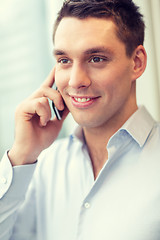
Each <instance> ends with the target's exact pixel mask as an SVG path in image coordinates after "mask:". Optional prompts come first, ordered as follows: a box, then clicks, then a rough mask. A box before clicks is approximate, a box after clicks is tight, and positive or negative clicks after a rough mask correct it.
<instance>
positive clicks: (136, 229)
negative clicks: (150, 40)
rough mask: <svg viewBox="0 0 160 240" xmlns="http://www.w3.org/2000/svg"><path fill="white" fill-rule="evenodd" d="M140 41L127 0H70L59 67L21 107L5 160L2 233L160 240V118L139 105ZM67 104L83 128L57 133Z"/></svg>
mask: <svg viewBox="0 0 160 240" xmlns="http://www.w3.org/2000/svg"><path fill="white" fill-rule="evenodd" d="M143 40H144V23H143V19H142V15H141V14H140V13H139V11H138V8H137V7H136V6H135V5H134V3H133V2H132V1H130V0H119V1H117V0H102V1H93V0H81V1H78V0H71V1H66V2H65V3H64V5H63V7H62V9H61V10H60V12H59V14H58V17H57V20H56V23H55V29H54V47H55V48H54V55H55V58H56V66H55V67H54V69H53V70H52V71H51V73H50V75H49V77H48V78H47V79H46V81H45V82H44V83H43V85H42V86H41V87H40V89H38V90H37V91H36V92H35V93H33V95H32V96H31V97H29V98H28V99H27V100H25V101H24V102H23V103H22V104H20V105H19V106H18V108H17V111H16V124H15V125H16V126H15V141H14V144H13V147H12V148H11V150H10V151H9V152H8V153H6V154H5V155H4V157H3V159H2V160H1V165H0V176H1V189H0V194H1V200H0V206H1V207H0V230H1V231H0V239H1V240H2V239H3V240H6V239H16V240H19V239H21V240H22V239H30V240H31V239H38V240H41V239H42V240H53V239H56V240H64V239H67V240H75V239H77V240H82V239H83V240H98V239H100V240H106V239H110V240H122V239H123V240H124V239H130V240H135V239H136V240H151V239H152V240H158V239H160V227H159V226H160V186H159V181H160V174H159V173H160V151H159V148H158V146H159V143H160V126H159V125H158V124H157V123H156V122H155V121H154V120H153V119H152V117H151V116H150V114H149V113H148V112H147V110H146V109H145V108H144V107H140V108H138V106H137V103H136V79H137V78H139V77H140V76H141V75H142V73H143V72H144V70H145V67H146V61H147V60H146V58H147V57H146V52H145V49H144V47H143ZM54 81H55V83H56V86H57V88H58V91H56V90H54V89H52V85H53V83H54ZM48 98H49V99H51V100H52V101H54V105H55V106H56V107H57V109H59V110H63V116H62V120H60V121H59V120H57V119H56V118H54V119H53V120H50V118H51V110H50V107H49V103H48ZM64 103H65V104H64ZM69 111H70V112H71V114H72V115H73V117H74V119H75V120H76V122H77V123H78V124H79V127H78V129H77V130H76V131H75V133H74V134H73V135H71V136H70V137H69V138H66V139H63V140H57V141H55V140H56V138H57V136H58V133H59V131H60V129H61V127H62V124H63V121H64V120H65V118H66V116H67V114H68V112H69ZM53 142H54V143H53ZM52 143H53V144H52ZM50 145H51V146H50ZM49 146H50V147H49ZM48 147H49V148H48ZM46 148H48V149H46ZM44 149H46V150H44ZM42 151H43V152H42ZM41 152H42V153H41ZM40 153H41V154H40ZM39 155H40V156H39ZM38 156H39V157H38ZM37 158H38V161H37ZM37 162H38V163H37ZM36 165H37V167H36V170H35V172H34V169H35V166H36ZM33 172H34V174H33Z"/></svg>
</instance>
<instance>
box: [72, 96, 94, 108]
mask: <svg viewBox="0 0 160 240" xmlns="http://www.w3.org/2000/svg"><path fill="white" fill-rule="evenodd" d="M70 97H71V102H72V104H73V106H74V107H77V108H88V107H91V106H92V105H93V104H94V103H95V102H96V101H97V99H98V97H85V96H83V97H80V96H70Z"/></svg>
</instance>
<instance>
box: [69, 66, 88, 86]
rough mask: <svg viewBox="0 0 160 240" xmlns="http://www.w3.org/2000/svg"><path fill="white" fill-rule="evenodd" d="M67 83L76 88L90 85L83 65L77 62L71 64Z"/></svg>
mask: <svg viewBox="0 0 160 240" xmlns="http://www.w3.org/2000/svg"><path fill="white" fill-rule="evenodd" d="M68 84H69V86H70V87H73V88H77V89H78V88H82V87H83V88H84V87H89V86H90V84H91V80H90V78H89V76H88V73H87V70H86V69H85V67H84V66H81V65H80V64H79V63H75V64H73V65H72V68H71V72H70V79H69V83H68Z"/></svg>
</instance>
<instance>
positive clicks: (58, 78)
mask: <svg viewBox="0 0 160 240" xmlns="http://www.w3.org/2000/svg"><path fill="white" fill-rule="evenodd" d="M67 83H68V74H67V72H66V71H65V72H64V71H63V70H58V69H56V71H55V84H56V86H57V88H58V89H59V91H60V92H63V89H64V88H65V87H66V86H67Z"/></svg>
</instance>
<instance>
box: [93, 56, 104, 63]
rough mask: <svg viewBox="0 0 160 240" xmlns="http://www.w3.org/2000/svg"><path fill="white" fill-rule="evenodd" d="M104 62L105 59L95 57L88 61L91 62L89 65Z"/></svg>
mask: <svg viewBox="0 0 160 240" xmlns="http://www.w3.org/2000/svg"><path fill="white" fill-rule="evenodd" d="M104 60H105V59H104V58H102V57H98V56H95V57H92V58H91V59H90V62H91V63H99V62H103V61H104Z"/></svg>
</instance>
